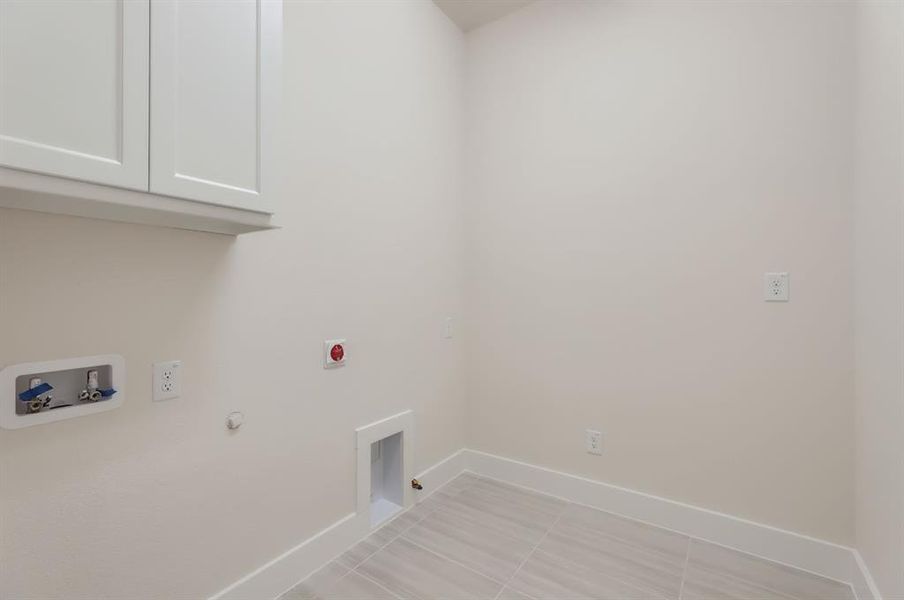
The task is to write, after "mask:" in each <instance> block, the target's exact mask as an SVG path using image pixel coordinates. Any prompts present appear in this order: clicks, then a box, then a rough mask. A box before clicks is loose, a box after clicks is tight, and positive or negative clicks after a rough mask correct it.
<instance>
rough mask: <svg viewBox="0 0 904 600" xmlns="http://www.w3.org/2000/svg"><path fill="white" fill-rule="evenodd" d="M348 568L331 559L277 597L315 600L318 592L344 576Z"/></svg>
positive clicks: (282, 599) (291, 599)
mask: <svg viewBox="0 0 904 600" xmlns="http://www.w3.org/2000/svg"><path fill="white" fill-rule="evenodd" d="M348 573H349V570H348V569H346V568H345V567H343V566H342V565H341V564H339V563H338V562H336V561H333V562H331V563H329V564H328V565H326V566H325V567H323V568H322V569H320V570H319V571H317V572H316V573H314V574H313V575H311V576H310V577H308V578H307V579H305V580H304V581H302V582H301V583H299V584H298V585H296V586H295V587H293V588H292V589H291V590H289V591H288V592H286V593H285V594H283V595H282V596H280V597H279V600H315V599H316V598H319V597H320V596H319V593H320V592H321V591H323V590H324V589H326V588H328V587H329V586H331V585H333V584H335V583H336V582H337V581H339V580H340V579H342V578H343V577H345V576H346V575H347V574H348Z"/></svg>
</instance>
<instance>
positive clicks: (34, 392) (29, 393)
mask: <svg viewBox="0 0 904 600" xmlns="http://www.w3.org/2000/svg"><path fill="white" fill-rule="evenodd" d="M52 389H53V386H52V385H50V384H49V383H42V384H41V385H38V386H35V387H33V388H30V389H27V390H25V391H24V392H22V393H21V394H19V400H21V401H22V402H28V401H29V400H34V399H35V398H37V397H38V396H40V395H41V394H46V393H47V392H49V391H50V390H52Z"/></svg>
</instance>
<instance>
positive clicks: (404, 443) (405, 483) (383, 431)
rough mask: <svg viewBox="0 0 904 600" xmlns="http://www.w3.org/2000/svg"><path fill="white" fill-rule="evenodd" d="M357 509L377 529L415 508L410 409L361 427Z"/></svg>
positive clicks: (363, 518) (358, 447) (365, 521)
mask: <svg viewBox="0 0 904 600" xmlns="http://www.w3.org/2000/svg"><path fill="white" fill-rule="evenodd" d="M356 433H357V444H356V445H357V449H358V461H357V462H358V467H357V468H358V473H357V504H356V509H357V513H358V516H359V518H360V519H361V521H362V522H363V526H364V527H367V528H373V527H376V526H378V525H379V524H380V523H382V522H384V521H386V520H387V519H389V518H390V517H392V516H393V515H395V514H396V513H397V512H399V511H401V510H402V509H404V508H407V507H409V506H411V505H412V503H413V502H414V497H413V495H412V490H411V485H410V484H409V482H410V481H411V479H412V469H413V465H414V451H413V448H414V442H413V436H414V413H412V412H411V411H410V410H407V411H405V412H402V413H399V414H397V415H393V416H391V417H387V418H385V419H382V420H380V421H377V422H375V423H371V424H370V425H365V426H364V427H359V428H358V429H357V430H356Z"/></svg>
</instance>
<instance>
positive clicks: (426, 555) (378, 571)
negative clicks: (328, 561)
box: [357, 538, 502, 600]
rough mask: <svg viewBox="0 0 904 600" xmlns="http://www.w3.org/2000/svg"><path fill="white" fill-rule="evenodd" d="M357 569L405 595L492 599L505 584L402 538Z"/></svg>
mask: <svg viewBox="0 0 904 600" xmlns="http://www.w3.org/2000/svg"><path fill="white" fill-rule="evenodd" d="M357 571H358V572H360V573H362V574H364V575H366V576H367V577H369V578H371V579H373V580H374V581H377V582H379V583H380V584H381V585H383V586H384V587H386V588H387V589H388V590H390V591H391V592H393V593H394V594H396V595H398V596H401V597H402V598H421V599H424V600H427V599H432V598H447V599H456V600H466V599H469V598H486V599H487V600H492V599H493V598H495V596H496V594H497V593H498V592H499V590H500V589H501V588H502V584H500V583H497V582H495V581H493V580H492V579H489V578H487V577H484V576H483V575H481V574H479V573H476V572H474V571H471V570H470V569H467V568H465V567H463V566H461V565H459V564H457V563H455V562H452V561H451V560H448V559H445V558H443V557H440V556H438V555H436V554H434V553H432V552H430V551H429V550H425V549H424V548H421V547H420V546H418V545H416V544H414V543H412V542H410V541H408V540H407V539H405V538H399V539H397V540H395V541H393V542H392V543H391V544H389V545H388V546H386V547H385V548H383V549H382V550H380V551H379V552H377V553H376V554H374V555H373V556H372V557H370V558H369V559H367V560H366V561H364V564H362V565H361V566H360V567H358V568H357Z"/></svg>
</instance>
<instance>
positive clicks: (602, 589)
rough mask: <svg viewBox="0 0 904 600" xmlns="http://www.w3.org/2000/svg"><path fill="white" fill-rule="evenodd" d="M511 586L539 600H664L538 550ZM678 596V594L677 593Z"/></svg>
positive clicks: (601, 573)
mask: <svg viewBox="0 0 904 600" xmlns="http://www.w3.org/2000/svg"><path fill="white" fill-rule="evenodd" d="M509 586H510V587H511V588H513V589H514V590H516V591H519V592H521V593H523V594H527V595H528V596H530V597H532V598H536V599H537V600H660V599H662V598H665V597H663V596H658V595H656V594H653V593H651V592H650V591H649V590H642V589H638V588H636V587H634V586H632V585H630V584H628V583H626V582H624V581H621V580H619V579H615V578H613V577H610V576H609V575H608V574H607V573H605V572H603V571H600V570H597V569H589V568H586V567H582V566H580V565H577V564H575V563H573V562H570V561H567V560H565V559H563V558H561V557H558V556H553V555H552V554H547V553H545V552H542V551H540V550H537V551H535V552H534V553H533V554H532V555H531V556H530V558H529V559H528V560H527V562H526V563H524V566H523V567H521V569H519V570H518V572H517V573H516V574H515V577H514V578H513V579H512V580H511V581H510V582H509ZM676 597H677V596H676Z"/></svg>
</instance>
